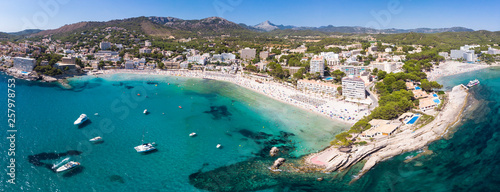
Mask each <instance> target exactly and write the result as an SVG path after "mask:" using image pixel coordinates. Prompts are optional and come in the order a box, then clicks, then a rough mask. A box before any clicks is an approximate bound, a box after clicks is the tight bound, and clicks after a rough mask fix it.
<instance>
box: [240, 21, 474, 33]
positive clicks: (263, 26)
mask: <svg viewBox="0 0 500 192" xmlns="http://www.w3.org/2000/svg"><path fill="white" fill-rule="evenodd" d="M252 28H253V29H257V30H262V31H273V30H280V29H281V30H285V29H292V30H312V31H322V32H339V33H369V34H379V33H383V34H393V33H409V32H414V33H442V32H464V31H474V30H473V29H469V28H465V27H451V28H416V29H395V28H391V29H374V28H367V27H359V26H333V25H328V26H321V27H297V26H292V25H276V24H273V23H271V22H270V21H264V22H262V23H259V24H257V25H254V26H250V27H249V29H252Z"/></svg>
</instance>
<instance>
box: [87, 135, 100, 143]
mask: <svg viewBox="0 0 500 192" xmlns="http://www.w3.org/2000/svg"><path fill="white" fill-rule="evenodd" d="M89 141H90V142H97V141H102V137H100V136H97V137H94V138H92V139H90V140H89Z"/></svg>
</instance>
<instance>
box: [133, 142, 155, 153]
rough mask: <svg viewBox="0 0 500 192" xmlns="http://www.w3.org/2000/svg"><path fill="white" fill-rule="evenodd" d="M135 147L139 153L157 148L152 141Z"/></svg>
mask: <svg viewBox="0 0 500 192" xmlns="http://www.w3.org/2000/svg"><path fill="white" fill-rule="evenodd" d="M134 149H135V150H136V151H137V153H144V152H148V151H152V150H155V149H156V148H155V147H154V146H153V144H151V143H143V144H141V145H139V146H136V147H134Z"/></svg>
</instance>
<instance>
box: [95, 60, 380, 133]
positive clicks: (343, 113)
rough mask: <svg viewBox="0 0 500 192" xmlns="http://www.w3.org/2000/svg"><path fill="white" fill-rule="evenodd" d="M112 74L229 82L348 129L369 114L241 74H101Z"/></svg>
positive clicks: (347, 104) (353, 106)
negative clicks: (321, 116)
mask: <svg viewBox="0 0 500 192" xmlns="http://www.w3.org/2000/svg"><path fill="white" fill-rule="evenodd" d="M116 73H134V74H148V75H165V76H182V77H190V78H205V79H213V80H219V81H226V82H230V83H233V84H236V85H239V86H242V87H244V88H247V89H249V90H252V91H255V92H257V93H260V94H263V95H266V96H268V97H270V98H273V99H276V100H278V101H281V102H284V103H287V104H290V105H293V106H296V107H299V108H302V109H305V110H307V111H310V112H314V113H317V114H320V115H323V116H325V117H328V118H330V119H332V120H335V121H338V122H341V123H346V124H348V125H352V124H354V123H356V122H357V121H358V120H359V119H361V118H362V117H364V116H366V115H369V114H370V111H369V110H368V107H367V106H363V105H358V104H355V103H350V102H345V101H342V100H340V99H337V98H333V97H328V96H323V95H318V94H310V93H303V92H302V91H300V90H297V89H295V88H294V87H291V86H287V85H284V84H281V83H277V82H274V81H263V80H259V81H256V80H257V79H254V78H252V77H250V76H248V75H242V74H237V75H234V74H227V73H221V72H211V71H207V72H202V71H187V70H178V71H163V70H154V71H139V70H123V69H121V70H104V71H102V74H106V75H109V74H116Z"/></svg>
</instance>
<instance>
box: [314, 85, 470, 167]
mask: <svg viewBox="0 0 500 192" xmlns="http://www.w3.org/2000/svg"><path fill="white" fill-rule="evenodd" d="M467 95H468V92H467V89H465V88H463V87H462V86H455V87H454V88H453V90H452V91H451V92H450V93H449V97H448V98H449V99H448V101H447V102H446V103H445V107H444V108H443V110H442V111H441V112H440V113H439V114H438V115H437V116H436V118H435V119H434V121H432V122H431V123H429V124H427V125H426V126H424V127H421V128H418V129H410V128H407V129H402V130H399V132H397V133H396V134H394V135H392V136H390V137H385V138H381V139H378V140H375V141H374V142H373V143H371V144H369V145H365V146H353V147H352V149H351V151H349V152H346V151H345V150H344V151H341V150H339V149H338V148H337V147H335V146H332V147H330V148H328V149H326V150H324V151H322V152H320V153H317V154H313V155H311V156H308V158H306V163H307V164H310V165H313V166H316V167H323V168H324V171H325V172H333V171H337V170H345V169H347V168H349V167H351V166H352V165H354V164H356V163H358V162H359V161H361V160H363V159H366V163H365V165H364V167H363V169H362V170H361V174H364V173H365V172H367V171H368V170H370V169H371V168H372V167H373V166H375V165H376V164H377V163H378V162H380V161H383V160H386V159H388V158H391V157H394V156H396V155H399V154H402V153H404V152H408V151H415V150H418V149H421V148H423V147H425V146H426V145H427V144H429V143H430V142H432V141H434V140H436V139H439V138H441V137H442V136H443V135H444V134H446V132H447V131H448V128H450V127H451V126H453V125H455V124H456V122H458V121H459V118H460V116H461V113H462V111H463V109H464V107H465V104H466V101H467Z"/></svg>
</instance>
